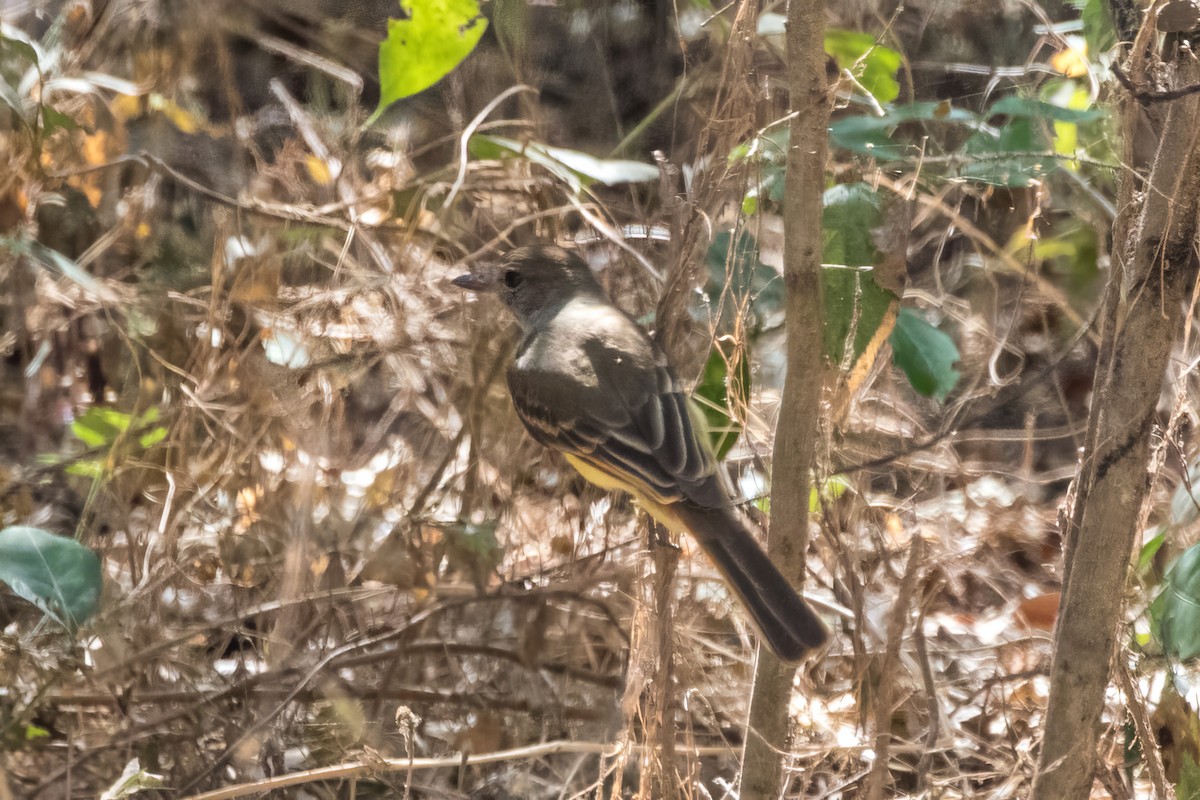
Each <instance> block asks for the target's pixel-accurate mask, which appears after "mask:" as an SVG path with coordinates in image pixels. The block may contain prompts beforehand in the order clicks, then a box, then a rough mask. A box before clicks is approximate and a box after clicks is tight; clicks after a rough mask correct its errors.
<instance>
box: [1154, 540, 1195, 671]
mask: <svg viewBox="0 0 1200 800" xmlns="http://www.w3.org/2000/svg"><path fill="white" fill-rule="evenodd" d="M1150 621H1151V628H1152V630H1153V631H1154V632H1155V634H1156V636H1157V638H1158V640H1159V641H1160V642H1161V643H1162V646H1163V650H1165V651H1166V652H1167V653H1168V654H1169V655H1172V656H1175V657H1176V658H1179V659H1184V660H1187V659H1192V658H1195V657H1196V656H1200V544H1196V545H1192V546H1191V547H1189V548H1188V549H1187V550H1184V551H1183V553H1182V554H1180V556H1179V558H1178V559H1176V560H1175V563H1174V564H1172V565H1171V567H1170V569H1168V570H1167V574H1166V577H1165V578H1164V579H1163V590H1162V592H1161V593H1160V594H1159V596H1158V597H1157V598H1155V600H1154V602H1153V603H1152V604H1151V606H1150Z"/></svg>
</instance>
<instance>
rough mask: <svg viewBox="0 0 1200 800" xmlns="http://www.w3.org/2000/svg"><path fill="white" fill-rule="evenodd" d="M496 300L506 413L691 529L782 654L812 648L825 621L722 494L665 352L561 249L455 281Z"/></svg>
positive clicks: (653, 511)
mask: <svg viewBox="0 0 1200 800" xmlns="http://www.w3.org/2000/svg"><path fill="white" fill-rule="evenodd" d="M453 283H454V284H455V285H456V286H459V287H462V288H464V289H470V290H473V291H477V292H491V293H494V294H496V295H498V296H499V297H500V299H501V300H502V301H503V302H504V304H505V305H506V306H508V308H509V309H510V310H511V311H512V313H513V314H514V315H515V316H516V318H517V322H518V323H519V324H520V326H521V329H522V332H523V336H522V338H521V341H520V344H519V345H518V346H517V351H516V355H515V357H514V359H513V363H512V366H511V367H510V368H509V370H508V387H509V391H510V392H511V394H512V400H513V405H514V406H515V407H516V410H517V415H518V416H519V417H520V418H521V421H522V422H523V423H525V427H526V428H527V429H528V430H529V433H530V434H531V435H532V436H533V438H534V439H536V440H537V441H539V442H541V443H542V444H543V445H545V446H547V447H549V448H552V449H554V450H557V451H559V452H561V453H562V454H563V455H565V456H566V458H567V461H569V462H570V463H571V465H572V466H573V467H575V469H577V470H578V471H579V472H580V473H581V474H582V475H583V477H585V478H587V479H588V480H589V481H591V482H592V483H594V484H596V485H598V486H600V487H602V488H605V489H621V490H624V491H626V492H628V493H629V494H631V495H633V497H634V499H635V500H636V501H637V502H638V504H640V505H641V506H642V508H644V509H645V510H646V511H647V512H649V513H650V515H651V516H653V517H654V518H655V519H656V520H658V521H659V522H660V523H662V524H663V525H665V526H667V527H668V528H670V529H671V530H675V531H687V532H688V533H690V534H691V535H692V536H693V537H694V538H695V539H696V541H697V542H699V543H700V546H701V547H702V548H703V549H704V552H705V553H707V554H708V557H709V558H711V559H712V561H713V563H714V564H716V565H717V568H718V569H719V570H720V571H721V574H722V575H723V576H724V578H725V580H726V582H727V583H728V584H729V586H730V587H731V588H732V589H733V591H734V592H735V593H736V594H737V596H738V597H739V598H740V599H741V601H742V603H743V604H744V605H745V607H746V610H747V611H749V612H750V616H751V617H752V618H753V619H754V622H755V624H756V626H757V627H758V630H759V631H760V632H761V633H762V636H763V638H764V639H766V641H767V643H768V644H769V645H770V646H771V649H772V650H774V651H775V653H776V655H778V656H779V657H780V658H781V659H783V660H784V661H799V660H800V659H801V658H803V657H804V655H805V653H807V652H808V651H809V650H811V649H812V648H815V647H819V646H820V645H821V644H823V643H824V642H825V640H826V638H827V634H826V631H825V627H824V625H823V624H822V623H821V621H820V619H819V618H818V617H817V615H816V614H815V613H814V612H813V610H812V609H811V608H809V606H808V604H807V603H806V602H805V601H804V600H803V599H802V598H801V597H800V596H799V595H798V594H797V593H796V590H795V589H793V588H792V586H791V584H790V583H788V580H787V579H786V578H785V577H783V575H782V574H781V573H780V572H779V570H778V569H776V567H775V565H774V564H772V563H771V561H770V559H769V558H767V554H766V553H765V552H764V551H763V549H762V548H761V547H760V546H759V545H758V543H757V542H756V541H755V539H754V536H753V534H751V532H750V529H749V527H748V525H747V522H746V520H745V518H744V517H743V516H742V514H741V513H740V512H738V510H737V509H735V508H734V506H733V503H732V502H731V501H730V499H729V495H728V493H727V492H726V490H725V486H724V483H723V482H722V480H721V477H720V475H719V474H718V468H717V462H716V458H715V457H714V455H713V451H712V449H711V446H710V445H709V442H708V439H707V437H706V436H705V435H704V428H703V422H702V421H701V422H699V423H698V422H697V421H696V420H695V419H694V418H693V416H692V411H691V404H690V403H689V401H688V398H687V396H686V395H685V394H684V393H683V391H682V390H681V388H680V384H679V381H678V379H677V378H676V377H675V374H674V371H673V370H672V369H671V365H670V364H669V363H668V361H667V357H666V354H665V353H663V351H662V350H661V349H660V348H659V347H658V346H657V345H656V344H655V343H654V342H653V341H652V340H651V339H650V337H649V336H648V335H647V334H646V332H645V331H644V330H642V328H641V326H639V325H638V324H637V322H635V321H634V320H633V318H632V317H630V316H629V315H628V314H626V313H625V312H624V311H622V310H621V309H619V308H617V307H616V306H615V305H613V304H612V302H611V301H610V300H609V299H608V297H607V296H606V295H605V293H604V290H603V289H602V288H601V287H600V284H599V283H597V282H596V279H595V277H594V276H593V275H592V272H591V270H590V269H588V267H587V265H586V264H585V263H583V261H582V260H581V259H580V258H579V257H578V256H576V255H575V254H573V253H571V252H570V251H568V250H564V249H563V248H561V247H554V246H547V245H539V246H533V247H521V248H518V249H516V250H513V251H512V252H510V253H508V254H507V255H506V256H505V257H504V258H503V259H502V260H501V261H500V262H499V263H497V264H493V265H489V266H482V267H479V268H478V270H477V271H475V272H472V273H471V274H468V275H461V276H459V277H457V278H455V279H454V281H453Z"/></svg>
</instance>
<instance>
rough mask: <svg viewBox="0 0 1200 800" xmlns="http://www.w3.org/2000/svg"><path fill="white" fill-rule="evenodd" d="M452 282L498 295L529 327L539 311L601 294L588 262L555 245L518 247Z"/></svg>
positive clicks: (522, 322) (523, 324) (549, 309)
mask: <svg viewBox="0 0 1200 800" xmlns="http://www.w3.org/2000/svg"><path fill="white" fill-rule="evenodd" d="M452 283H453V284H454V285H455V286H459V287H462V288H463V289H470V290H471V291H475V292H492V293H494V294H496V295H498V296H499V297H500V299H501V300H503V301H504V304H505V305H506V306H508V307H509V308H510V309H511V310H512V312H513V314H515V315H516V317H517V321H518V322H520V323H521V325H522V326H523V327H528V325H529V323H530V321H531V320H532V319H533V318H534V317H535V316H536V315H538V314H539V313H542V312H547V311H549V312H552V311H555V310H557V309H559V308H561V307H562V306H563V305H564V304H565V303H566V302H567V301H568V300H570V299H571V298H573V297H577V296H579V295H580V294H599V295H601V296H603V290H602V289H601V288H600V284H598V283H597V282H596V278H595V276H594V275H592V271H591V270H590V269H588V266H587V264H585V263H583V260H582V259H581V258H579V256H577V255H575V254H574V253H572V252H571V251H570V250H565V249H563V248H561V247H557V246H555V245H532V246H530V247H518V248H517V249H516V250H512V251H510V252H508V253H507V254H506V255H505V256H504V257H503V258H502V259H500V261H498V262H496V263H494V264H489V265H480V266H478V267H477V268H476V269H474V270H472V272H470V273H469V274H467V275H460V276H458V277H457V278H455V279H454V280H453V281H452Z"/></svg>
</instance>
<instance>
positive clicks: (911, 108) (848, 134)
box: [829, 102, 979, 161]
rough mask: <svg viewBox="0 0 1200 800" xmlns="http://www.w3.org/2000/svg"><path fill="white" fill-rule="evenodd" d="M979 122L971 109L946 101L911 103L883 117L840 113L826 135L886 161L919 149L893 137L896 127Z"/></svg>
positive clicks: (917, 154)
mask: <svg viewBox="0 0 1200 800" xmlns="http://www.w3.org/2000/svg"><path fill="white" fill-rule="evenodd" d="M978 122H979V119H978V117H976V116H975V115H974V114H972V113H971V112H969V111H965V110H963V109H960V108H955V107H954V106H952V105H950V104H949V103H947V102H941V103H934V102H929V103H913V104H912V105H905V106H897V107H895V108H889V109H887V112H886V113H885V114H884V116H882V117H873V116H866V115H856V116H850V117H842V118H841V119H839V120H836V121H835V122H834V123H833V124H832V125H830V126H829V139H830V141H831V142H833V143H834V144H835V145H836V146H838V147H842V148H845V149H847V150H852V151H854V152H856V153H861V154H863V155H867V156H871V157H873V158H877V159H879V160H881V161H888V160H896V159H900V158H904V157H906V156H914V157H915V156H919V155H921V153H922V150H921V148H919V147H917V146H916V145H915V144H913V143H911V142H907V141H893V136H895V134H896V132H897V129H898V128H900V126H902V125H905V124H906V123H922V125H924V124H929V123H938V124H953V125H967V126H971V127H973V126H975V125H977V124H978Z"/></svg>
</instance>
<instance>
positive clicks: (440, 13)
mask: <svg viewBox="0 0 1200 800" xmlns="http://www.w3.org/2000/svg"><path fill="white" fill-rule="evenodd" d="M400 7H401V10H402V11H403V12H404V13H405V15H406V18H405V19H389V20H388V35H387V38H386V39H385V40H384V41H383V42H381V43H380V45H379V106H378V108H376V109H375V113H374V114H372V115H371V119H370V120H368V123H367V124H370V123H371V122H373V121H374V120H375V119H377V118H378V117H379V115H380V114H381V113H383V110H384V109H386V108H387V107H388V106H390V105H391V104H392V103H394V102H396V101H397V100H401V99H403V98H405V97H409V96H411V95H414V94H416V93H417V92H422V91H424V90H426V89H428V88H429V87H430V86H433V85H434V84H435V83H437V82H438V81H440V80H441V79H442V78H444V77H445V76H446V75H448V74H449V73H450V72H451V70H453V69H454V68H455V67H457V66H458V65H459V64H460V63H461V62H462V60H463V59H464V58H466V57H467V56H468V55H470V54H471V51H472V50H474V49H475V45H477V44H478V43H479V39H480V37H482V36H483V32H484V31H485V30H486V29H487V20H486V19H484V18H483V16H482V14H480V12H479V3H478V2H476V0H402V2H401V3H400Z"/></svg>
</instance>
